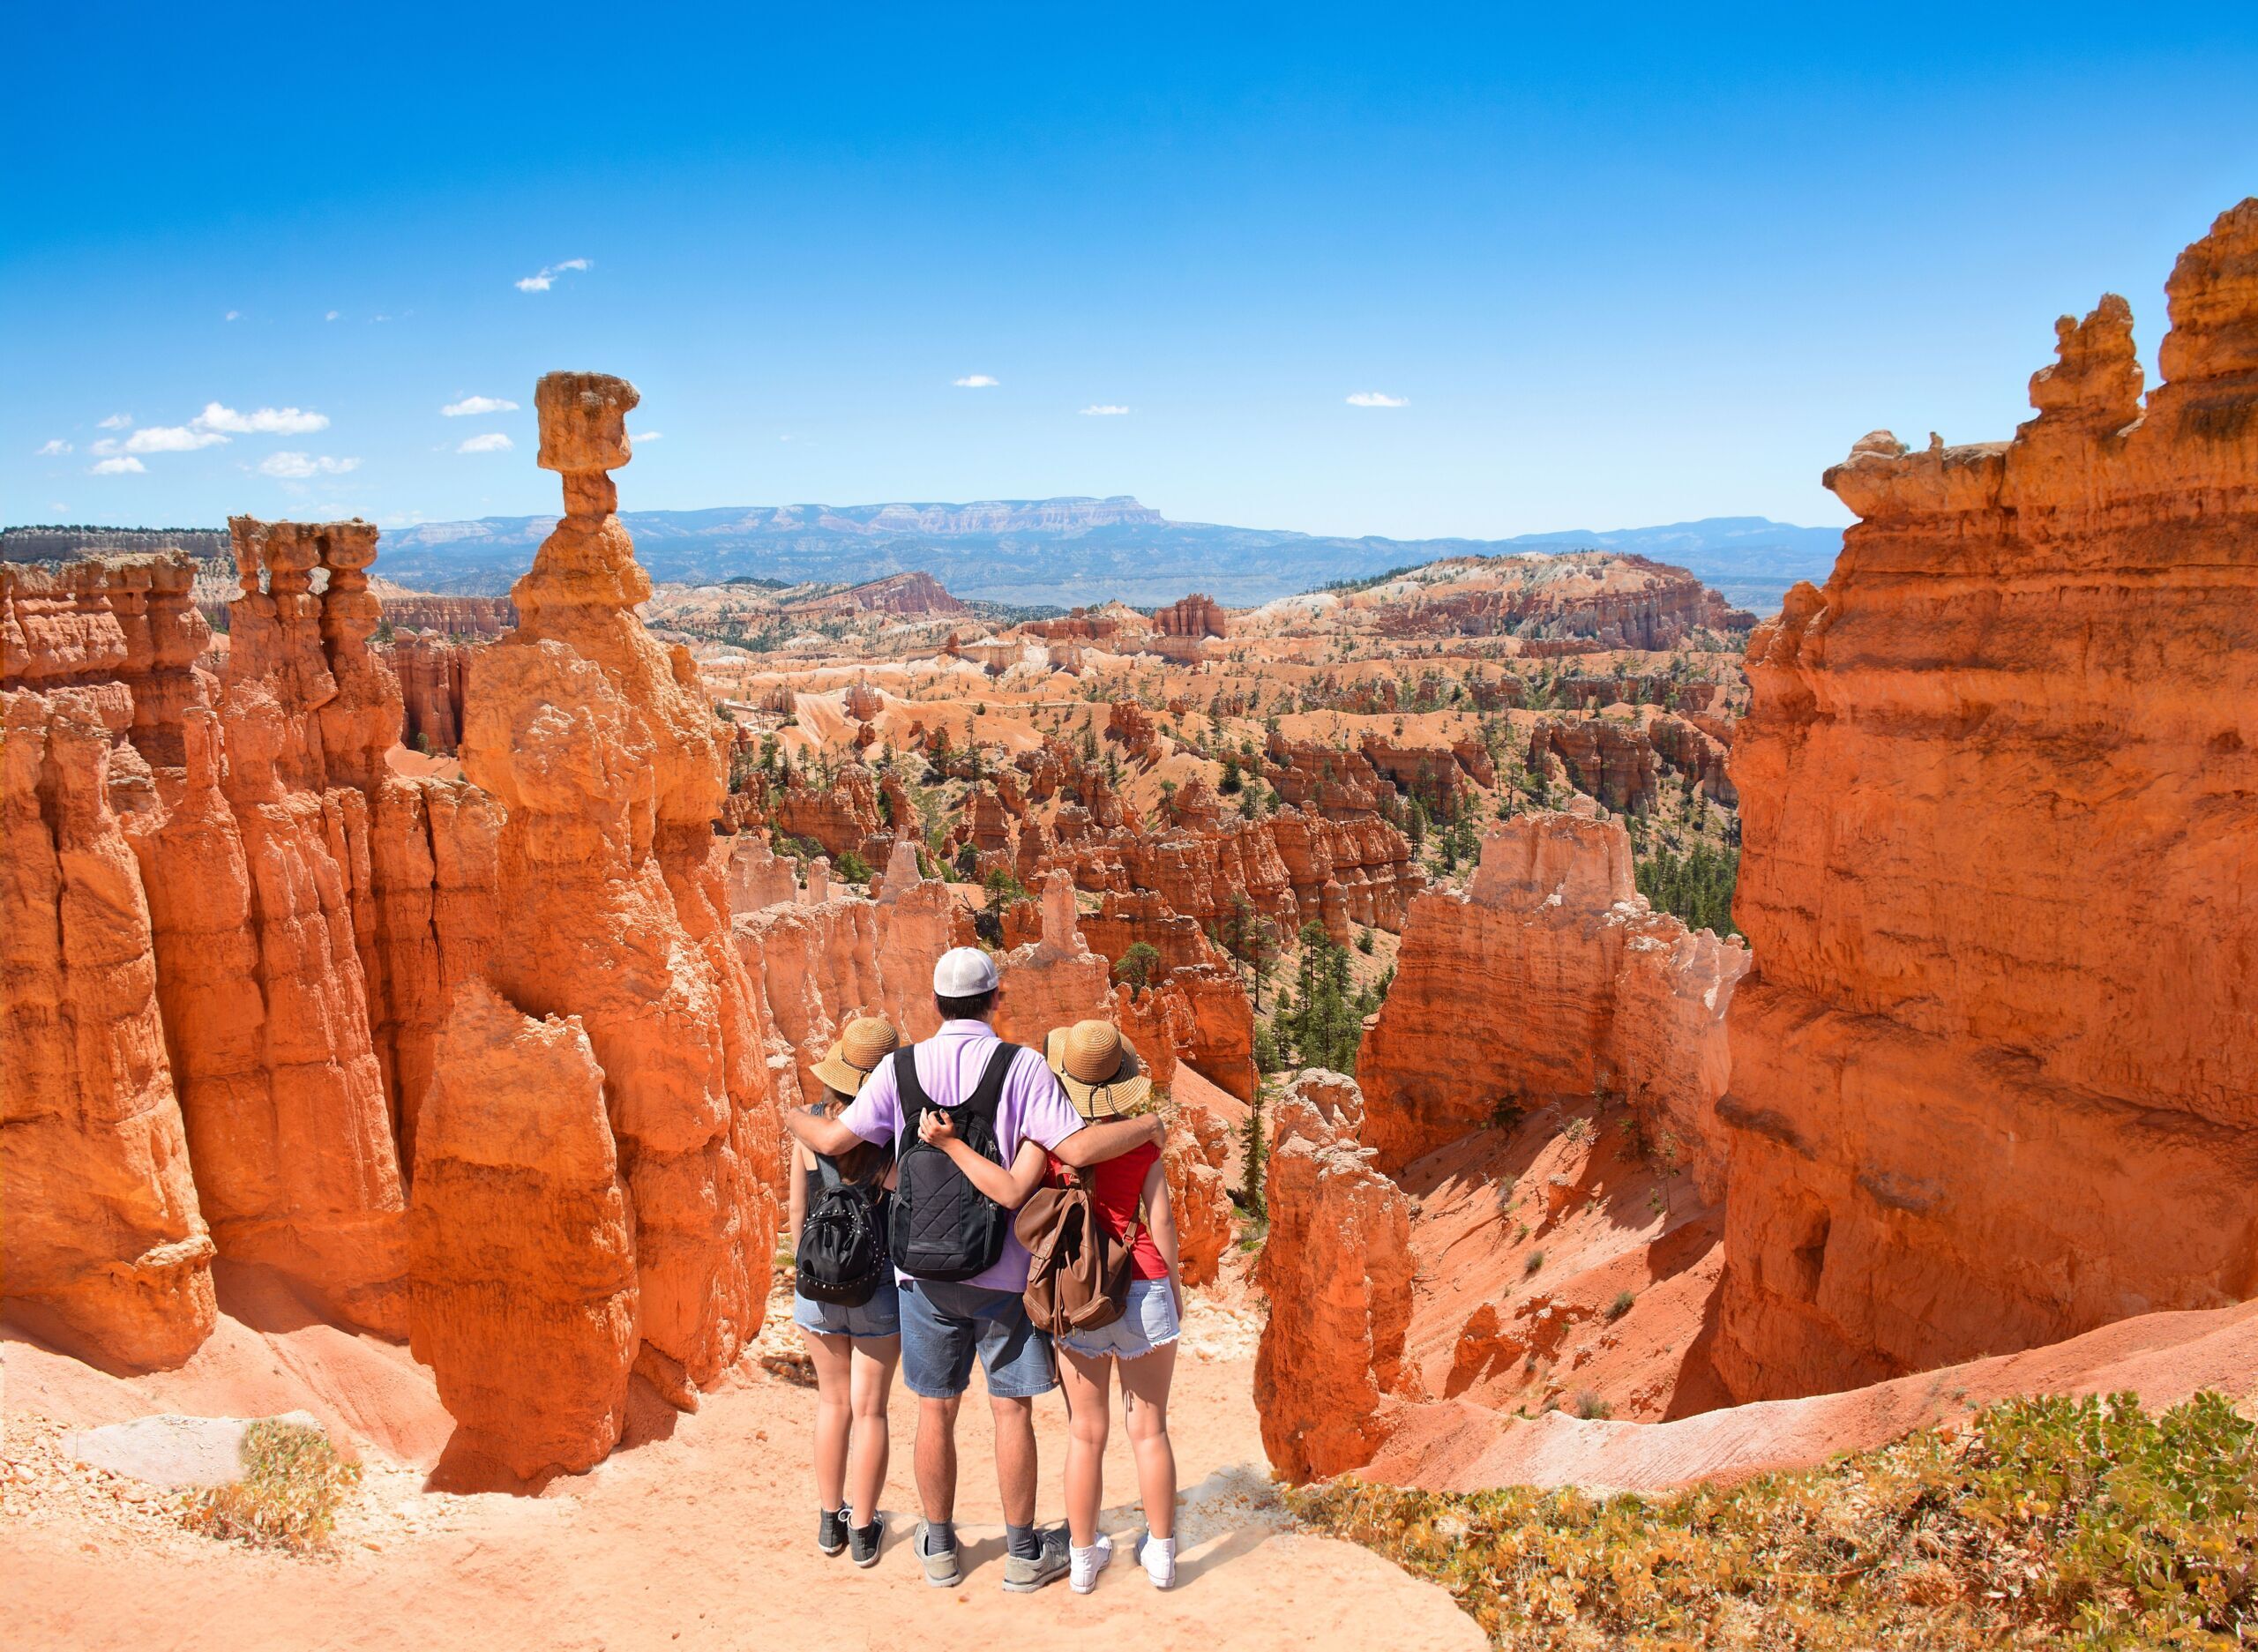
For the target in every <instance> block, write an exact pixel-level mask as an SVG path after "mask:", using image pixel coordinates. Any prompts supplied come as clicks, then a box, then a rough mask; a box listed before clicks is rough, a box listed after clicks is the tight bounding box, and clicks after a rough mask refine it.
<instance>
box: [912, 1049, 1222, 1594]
mask: <svg viewBox="0 0 2258 1652" xmlns="http://www.w3.org/2000/svg"><path fill="white" fill-rule="evenodd" d="M1043 1057H1044V1059H1045V1061H1046V1062H1047V1063H1048V1064H1049V1065H1050V1071H1051V1072H1052V1073H1053V1074H1055V1075H1056V1076H1057V1078H1058V1082H1059V1083H1060V1085H1062V1086H1063V1087H1064V1088H1065V1091H1066V1095H1067V1097H1068V1099H1069V1100H1071V1101H1072V1102H1073V1104H1074V1110H1075V1112H1076V1113H1078V1114H1080V1116H1081V1117H1082V1118H1085V1119H1087V1120H1088V1121H1090V1122H1091V1123H1093V1124H1097V1123H1101V1122H1104V1121H1110V1120H1116V1119H1124V1118H1135V1117H1137V1116H1138V1115H1139V1114H1140V1113H1142V1112H1144V1111H1146V1110H1147V1109H1148V1107H1149V1105H1150V1100H1151V1095H1152V1088H1153V1085H1152V1080H1150V1079H1149V1078H1148V1077H1146V1076H1145V1074H1144V1073H1143V1072H1141V1071H1140V1068H1139V1066H1138V1063H1137V1051H1136V1048H1135V1047H1134V1046H1133V1045H1132V1044H1131V1043H1129V1041H1128V1040H1127V1039H1125V1038H1124V1037H1123V1036H1122V1035H1121V1034H1120V1032H1119V1031H1118V1029H1117V1028H1114V1027H1113V1025H1112V1024H1111V1023H1110V1022H1107V1021H1078V1022H1076V1023H1075V1024H1074V1025H1073V1026H1072V1027H1065V1028H1058V1029H1057V1030H1055V1031H1054V1032H1052V1033H1051V1034H1050V1036H1049V1038H1047V1039H1046V1040H1045V1041H1044V1043H1043ZM924 1132H925V1140H928V1141H931V1142H937V1143H938V1144H940V1145H941V1147H943V1149H944V1150H945V1151H946V1153H947V1154H948V1155H949V1156H950V1158H951V1159H953V1160H954V1161H955V1162H956V1164H957V1166H958V1168H959V1169H961V1170H963V1171H964V1173H965V1176H966V1177H967V1179H968V1180H969V1181H970V1182H971V1183H972V1185H974V1186H975V1187H977V1188H978V1189H979V1190H980V1191H981V1192H983V1193H986V1194H987V1195H988V1196H989V1197H990V1198H991V1199H993V1200H997V1201H998V1203H1000V1204H1004V1205H1006V1206H1010V1207H1018V1206H1020V1205H1021V1204H1024V1203H1025V1202H1026V1201H1027V1198H1028V1194H1030V1193H1031V1192H1034V1191H1035V1188H1036V1184H1037V1183H1038V1182H1042V1181H1048V1182H1050V1184H1051V1185H1054V1186H1057V1185H1065V1183H1066V1182H1067V1181H1068V1180H1069V1179H1070V1178H1071V1177H1073V1175H1074V1174H1075V1170H1074V1169H1073V1166H1071V1165H1070V1164H1069V1163H1067V1162H1066V1161H1065V1160H1064V1159H1063V1158H1061V1157H1059V1156H1058V1155H1053V1154H1042V1153H1037V1152H1036V1151H1035V1150H1034V1149H1033V1148H1032V1147H1028V1148H1024V1149H1022V1150H1021V1156H1020V1158H1019V1160H1018V1161H1017V1162H1015V1163H1014V1164H1013V1167H1012V1169H1011V1170H1009V1171H1006V1170H1005V1169H1004V1167H1003V1166H1001V1165H999V1164H996V1163H993V1162H991V1161H989V1160H986V1159H983V1158H982V1157H981V1156H980V1155H977V1154H976V1153H974V1152H973V1151H972V1150H971V1149H970V1148H969V1147H967V1146H966V1145H965V1144H964V1142H963V1141H962V1140H961V1139H959V1138H958V1136H957V1135H956V1133H955V1132H954V1129H953V1126H952V1125H951V1122H950V1120H949V1118H948V1117H947V1116H946V1114H931V1115H928V1117H927V1118H926V1119H925V1123H924ZM1088 1179H1089V1186H1090V1192H1091V1196H1092V1198H1093V1200H1095V1204H1096V1207H1097V1213H1098V1216H1099V1219H1100V1220H1102V1221H1103V1222H1104V1223H1105V1225H1106V1227H1107V1228H1108V1230H1110V1231H1111V1233H1112V1235H1113V1237H1114V1238H1115V1239H1116V1240H1117V1241H1118V1242H1119V1243H1121V1244H1122V1245H1126V1246H1127V1247H1128V1251H1129V1271H1130V1275H1131V1277H1130V1282H1129V1286H1128V1291H1127V1298H1126V1305H1125V1307H1124V1309H1123V1311H1122V1313H1121V1317H1120V1318H1119V1319H1115V1320H1113V1321H1112V1322H1111V1323H1110V1324H1107V1325H1101V1326H1098V1327H1095V1328H1093V1329H1090V1330H1086V1331H1076V1332H1073V1333H1072V1334H1066V1335H1062V1336H1061V1337H1059V1338H1058V1349H1059V1351H1060V1352H1061V1353H1063V1354H1064V1355H1065V1370H1064V1371H1063V1372H1062V1373H1061V1378H1062V1380H1063V1381H1064V1384H1065V1389H1066V1413H1067V1417H1068V1424H1069V1431H1068V1434H1067V1440H1066V1526H1067V1529H1068V1532H1069V1533H1070V1536H1071V1542H1072V1546H1071V1549H1070V1551H1069V1561H1070V1567H1071V1573H1072V1582H1071V1587H1072V1588H1073V1589H1074V1591H1075V1592H1076V1593H1077V1594H1082V1595H1087V1594H1088V1593H1089V1592H1090V1590H1091V1589H1093V1588H1095V1587H1096V1586H1097V1574H1099V1573H1100V1572H1101V1571H1103V1570H1104V1568H1105V1565H1106V1562H1107V1561H1108V1560H1110V1559H1111V1558H1112V1554H1113V1543H1112V1540H1111V1539H1110V1538H1109V1537H1108V1536H1106V1535H1105V1534H1104V1533H1103V1532H1101V1531H1100V1530H1098V1529H1097V1512H1098V1506H1099V1505H1100V1504H1101V1503H1102V1502H1103V1501H1104V1490H1105V1487H1104V1474H1105V1437H1106V1434H1107V1432H1108V1431H1109V1429H1110V1427H1111V1422H1112V1419H1111V1417H1110V1415H1109V1409H1110V1401H1111V1397H1112V1395H1111V1389H1112V1386H1113V1385H1112V1377H1113V1374H1114V1372H1116V1371H1118V1372H1120V1375H1121V1406H1122V1410H1123V1413H1124V1414H1125V1417H1126V1420H1127V1422H1128V1425H1129V1439H1130V1443H1131V1445H1132V1446H1133V1449H1134V1451H1135V1454H1136V1459H1137V1491H1138V1495H1139V1496H1140V1498H1141V1499H1143V1501H1144V1505H1145V1521H1146V1528H1147V1529H1146V1534H1145V1536H1144V1537H1143V1538H1142V1539H1141V1540H1140V1543H1139V1544H1138V1558H1139V1559H1140V1560H1142V1561H1143V1562H1144V1566H1145V1574H1146V1575H1147V1576H1148V1577H1149V1578H1150V1579H1151V1580H1152V1581H1153V1582H1154V1584H1155V1586H1157V1587H1158V1588H1168V1587H1170V1585H1171V1584H1173V1583H1174V1582H1175V1581H1176V1524H1175V1521H1176V1449H1175V1447H1174V1446H1172V1445H1171V1444H1170V1441H1169V1437H1168V1390H1169V1384H1170V1379H1173V1378H1174V1376H1175V1374H1176V1343H1177V1338H1178V1335H1179V1334H1181V1332H1180V1328H1179V1327H1180V1326H1181V1322H1182V1319H1183V1307H1184V1293H1183V1289H1182V1286H1181V1283H1180V1275H1178V1269H1177V1239H1176V1215H1175V1212H1174V1211H1173V1210H1172V1209H1171V1208H1170V1205H1169V1195H1168V1177H1167V1176H1166V1174H1165V1173H1164V1172H1163V1169H1162V1165H1161V1151H1160V1147H1159V1145H1158V1143H1157V1142H1154V1141H1147V1142H1145V1143H1143V1144H1142V1145H1140V1146H1138V1147H1133V1148H1131V1149H1130V1150H1129V1151H1128V1152H1126V1153H1124V1154H1122V1155H1119V1156H1118V1157H1117V1158H1111V1159H1107V1160H1105V1161H1104V1162H1102V1163H1100V1164H1098V1165H1097V1166H1096V1168H1095V1170H1093V1171H1091V1172H1090V1173H1089V1178H1088Z"/></svg>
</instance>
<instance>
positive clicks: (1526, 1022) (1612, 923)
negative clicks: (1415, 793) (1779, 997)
mask: <svg viewBox="0 0 2258 1652" xmlns="http://www.w3.org/2000/svg"><path fill="white" fill-rule="evenodd" d="M1747 968H1748V953H1747V950H1746V948H1744V947H1742V946H1739V945H1738V943H1735V942H1731V941H1720V940H1718V939H1717V938H1716V937H1715V936H1713V935H1711V934H1709V932H1708V931H1706V930H1705V931H1701V933H1700V934H1698V935H1695V934H1688V933H1687V931H1686V926H1685V925H1684V924H1682V923H1679V921H1678V920H1677V919H1676V918H1674V917H1671V916H1667V915H1664V914H1658V913H1655V912H1653V911H1651V910H1649V908H1648V906H1647V903H1646V901H1645V900H1644V898H1643V897H1641V896H1640V895H1639V894H1637V893H1635V892H1634V889H1633V887H1632V879H1631V844H1630V839H1629V837H1628V836H1627V835H1626V833H1625V832H1624V830H1623V828H1622V827H1621V826H1619V825H1618V824H1616V823H1614V822H1612V821H1604V820H1586V819H1580V818H1578V817H1575V816H1573V815H1567V814H1524V815H1517V816H1515V817H1514V819H1511V820H1508V821H1507V822H1505V823H1503V824H1502V825H1501V826H1499V827H1497V828H1496V829H1494V830H1493V831H1492V833H1491V834H1490V835H1489V837H1487V838H1486V839H1484V842H1483V845H1482V863H1481V866H1480V868H1479V869H1478V870H1477V872H1476V873H1475V876H1474V879H1473V882H1472V884H1471V886H1469V889H1468V891H1467V893H1465V894H1463V895H1458V894H1453V893H1444V892H1438V893H1429V894H1424V895H1422V896H1420V897H1419V899H1418V900H1417V901H1415V902H1413V904H1412V917H1411V922H1410V923H1409V926H1408V927H1407V929H1406V931H1405V934H1404V940H1403V948H1402V953H1400V954H1399V957H1398V961H1397V966H1396V977H1395V983H1394V986H1393V987H1392V988H1391V989H1390V990H1389V991H1388V995H1387V1001H1386V1002H1385V1003H1384V1004H1383V1005H1381V1006H1380V1013H1379V1017H1378V1019H1377V1020H1376V1021H1375V1022H1374V1023H1373V1025H1372V1027H1371V1028H1370V1029H1369V1030H1368V1031H1367V1032H1366V1033H1365V1040H1364V1043H1363V1046H1362V1048H1361V1049H1360V1050H1359V1051H1358V1053H1357V1072H1358V1073H1359V1074H1360V1076H1361V1078H1362V1080H1363V1083H1364V1089H1365V1110H1366V1118H1365V1125H1364V1128H1363V1131H1362V1132H1361V1136H1362V1139H1363V1140H1365V1142H1367V1143H1369V1144H1370V1145H1372V1146H1373V1147H1377V1148H1379V1166H1380V1168H1381V1169H1383V1170H1387V1171H1390V1172H1395V1171H1400V1170H1402V1167H1403V1166H1405V1165H1407V1164H1409V1162H1411V1161H1412V1160H1414V1159H1416V1158H1417V1157H1419V1156H1420V1155H1422V1154H1424V1153H1426V1152H1429V1151H1431V1150H1432V1149H1433V1148H1435V1147H1440V1146H1441V1145H1443V1144H1444V1143H1445V1142H1447V1141H1450V1140H1454V1138H1456V1137H1458V1136H1461V1135H1463V1134H1465V1133H1466V1132H1469V1131H1470V1130H1474V1129H1477V1128H1479V1127H1480V1126H1482V1125H1485V1124H1488V1123H1490V1122H1491V1121H1492V1119H1494V1118H1497V1117H1498V1116H1499V1113H1500V1111H1501V1110H1510V1109H1514V1108H1517V1107H1521V1106H1524V1105H1530V1104H1537V1103H1542V1102H1543V1101H1544V1100H1546V1099H1550V1098H1559V1097H1566V1098H1588V1097H1589V1096H1591V1095H1593V1094H1595V1093H1596V1092H1598V1091H1602V1090H1605V1091H1608V1092H1611V1093H1619V1094H1622V1095H1626V1097H1627V1098H1628V1099H1629V1100H1630V1102H1631V1103H1632V1105H1633V1106H1634V1108H1638V1109H1640V1110H1641V1111H1642V1112H1643V1113H1644V1114H1646V1115H1647V1116H1648V1117H1649V1118H1650V1119H1651V1120H1652V1121H1653V1122H1654V1124H1655V1125H1656V1127H1657V1128H1658V1129H1667V1130H1668V1131H1670V1132H1671V1133H1672V1134H1673V1136H1675V1138H1676V1139H1677V1140H1678V1145H1679V1150H1680V1152H1681V1153H1682V1155H1684V1157H1685V1158H1686V1160H1687V1161H1688V1162H1691V1163H1692V1164H1693V1165H1694V1168H1695V1170H1696V1171H1697V1173H1698V1174H1699V1175H1700V1176H1701V1178H1702V1182H1703V1185H1704V1186H1705V1188H1707V1189H1708V1190H1709V1191H1710V1192H1711V1195H1712V1196H1713V1197H1714V1196H1715V1193H1716V1191H1717V1190H1718V1189H1719V1188H1720V1187H1721V1185H1722V1178H1721V1176H1720V1174H1719V1172H1718V1170H1717V1162H1718V1160H1719V1159H1720V1157H1721V1153H1722V1149H1721V1145H1720V1140H1719V1136H1720V1132H1719V1129H1718V1126H1717V1125H1716V1117H1715V1115H1716V1103H1717V1097H1718V1095H1720V1094H1721V1093H1722V1092H1723V1088H1724V1087H1725V1082H1726V1079H1727V1076H1728V1070H1729V1062H1728V1058H1727V1055H1726V1045H1725V1038H1724V1024H1723V1017H1724V1012H1725V1008H1726V1005H1728V1004H1729V1003H1730V1002H1731V998H1732V994H1733V990H1734V983H1736V982H1737V981H1738V979H1739V978H1740V976H1741V975H1742V974H1743V972H1745V971H1746V969H1747Z"/></svg>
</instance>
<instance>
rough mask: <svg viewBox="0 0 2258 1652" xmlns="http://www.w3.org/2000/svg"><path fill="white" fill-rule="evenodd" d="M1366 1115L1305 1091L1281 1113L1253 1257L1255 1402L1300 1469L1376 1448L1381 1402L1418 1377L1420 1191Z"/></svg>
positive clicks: (1280, 1455) (1346, 1461) (1358, 1459)
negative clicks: (1398, 1179)
mask: <svg viewBox="0 0 2258 1652" xmlns="http://www.w3.org/2000/svg"><path fill="white" fill-rule="evenodd" d="M1327 1076H1330V1075H1327ZM1342 1082H1343V1083H1344V1084H1346V1088H1347V1089H1348V1091H1349V1092H1350V1094H1351V1095H1353V1094H1354V1091H1355V1086H1354V1085H1353V1084H1347V1081H1345V1080H1343V1081H1342ZM1320 1090H1321V1091H1322V1092H1323V1095H1334V1094H1335V1092H1334V1091H1333V1090H1331V1089H1327V1088H1325V1087H1322V1086H1320ZM1355 1129H1356V1120H1355V1118H1354V1117H1353V1114H1352V1113H1351V1114H1348V1115H1343V1114H1342V1113H1341V1112H1338V1111H1333V1112H1328V1111H1327V1110H1326V1109H1325V1108H1324V1107H1323V1106H1321V1105H1320V1097H1318V1096H1312V1095H1305V1094H1300V1093H1289V1094H1288V1095H1285V1096H1283V1097H1282V1098H1281V1099H1280V1100H1279V1102H1278V1103H1277V1105H1276V1106H1275V1108H1274V1109H1273V1110H1272V1113H1271V1149H1270V1162H1269V1166H1268V1171H1267V1181H1266V1187H1267V1192H1266V1195H1265V1197H1266V1200H1267V1205H1268V1208H1269V1213H1270V1237H1269V1238H1268V1240H1267V1243H1266V1244H1265V1245H1264V1246H1263V1250H1262V1259H1261V1261H1260V1263H1259V1264H1258V1266H1257V1271H1256V1280H1257V1282H1259V1283H1260V1285H1261V1287H1262V1288H1263V1289H1264V1290H1265V1291H1266V1292H1267V1293H1268V1296H1269V1298H1270V1319H1269V1321H1268V1323H1267V1325H1266V1326H1265V1327H1264V1328H1263V1333H1262V1342H1261V1346H1260V1349H1258V1350H1257V1352H1256V1355H1255V1363H1254V1404H1255V1409H1256V1410H1257V1411H1258V1412H1259V1413H1260V1416H1261V1419H1262V1447H1263V1450H1264V1452H1265V1453H1266V1454H1267V1455H1268V1456H1269V1459H1270V1462H1271V1465H1272V1467H1274V1468H1275V1469H1277V1470H1278V1472H1279V1473H1280V1474H1282V1475H1283V1476H1285V1477H1286V1478H1288V1479H1290V1480H1308V1479H1313V1478H1317V1477H1320V1476H1327V1475H1335V1474H1343V1473H1346V1472H1348V1471H1349V1470H1350V1469H1357V1468H1361V1467H1362V1466H1363V1465H1364V1464H1365V1463H1367V1462H1369V1461H1372V1454H1374V1453H1375V1452H1376V1451H1378V1450H1379V1445H1380V1442H1381V1441H1382V1440H1383V1439H1385V1438H1386V1430H1385V1428H1384V1427H1383V1425H1382V1424H1380V1422H1379V1409H1380V1407H1381V1403H1382V1402H1383V1400H1384V1399H1385V1398H1386V1397H1387V1396H1388V1395H1390V1394H1399V1393H1401V1392H1402V1389H1403V1387H1404V1384H1405V1381H1406V1378H1407V1368H1406V1366H1405V1364H1404V1338H1405V1335H1406V1334H1407V1333H1408V1332H1409V1329H1410V1326H1411V1299H1412V1290H1411V1286H1412V1272H1413V1266H1412V1258H1411V1240H1410V1219H1411V1200H1410V1199H1409V1196H1408V1195H1407V1194H1406V1193H1405V1192H1403V1190H1402V1188H1400V1187H1398V1186H1397V1185H1395V1184H1394V1182H1392V1181H1390V1180H1389V1179H1388V1178H1387V1177H1386V1176H1384V1175H1382V1174H1381V1173H1380V1172H1379V1170H1375V1169H1374V1168H1373V1167H1372V1153H1371V1150H1370V1149H1369V1148H1365V1147H1360V1146H1358V1145H1357V1139H1356V1135H1355Z"/></svg>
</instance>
